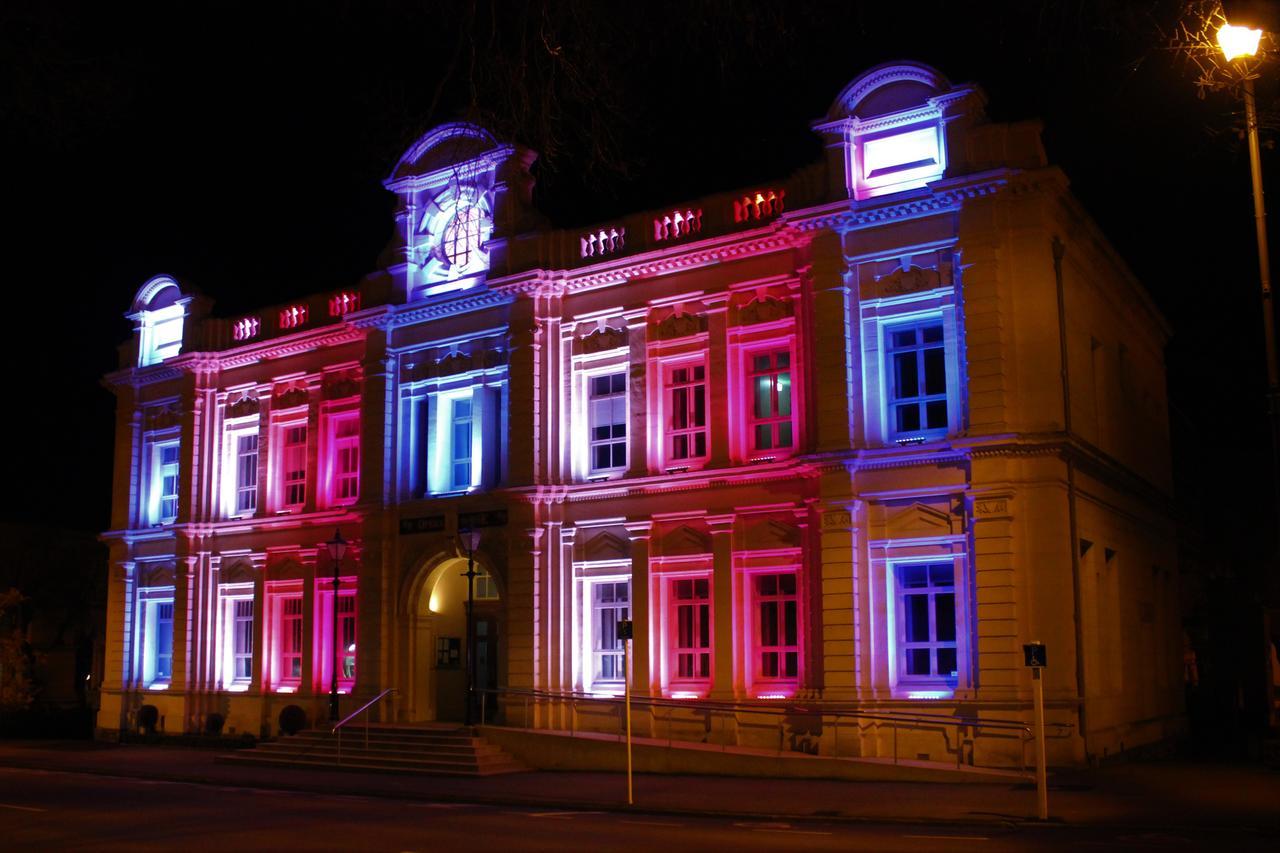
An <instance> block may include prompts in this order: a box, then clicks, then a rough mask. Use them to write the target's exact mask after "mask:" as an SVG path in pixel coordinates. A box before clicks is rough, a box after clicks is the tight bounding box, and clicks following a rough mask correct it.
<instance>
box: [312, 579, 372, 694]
mask: <svg viewBox="0 0 1280 853" xmlns="http://www.w3.org/2000/svg"><path fill="white" fill-rule="evenodd" d="M358 596H359V587H358V583H357V580H356V577H355V576H354V575H345V576H340V577H339V578H338V613H337V614H336V615H337V622H336V624H335V621H334V615H335V614H334V612H333V610H334V608H333V577H332V576H330V577H327V578H321V577H317V578H316V579H315V607H314V615H315V619H314V626H315V630H314V631H313V632H312V633H313V637H312V643H313V645H312V655H313V660H314V661H315V663H314V665H313V666H312V674H313V676H314V686H315V689H316V690H318V691H321V692H327V691H328V690H329V684H330V677H331V674H332V672H333V651H334V642H335V635H334V632H335V629H336V630H339V631H342V632H343V634H344V637H345V636H346V633H347V632H346V624H347V623H348V622H350V624H351V632H352V633H353V634H354V636H355V642H354V643H349V644H344V645H343V647H342V648H341V650H340V654H339V661H338V692H339V693H340V694H343V695H348V694H350V693H352V692H353V691H354V690H355V685H356V680H357V679H358V678H359V677H360V668H359V662H358V661H357V660H356V656H357V651H358V649H359V642H360V639H359V637H360V634H359V631H360V610H359V607H360V601H359V598H358ZM345 600H350V602H351V607H352V610H351V611H349V612H348V611H344V609H343V607H344V601H345ZM350 645H354V646H355V649H350V650H349V649H348V646H350ZM348 658H349V659H350V661H351V664H352V670H351V673H350V675H348V674H347V669H346V663H347V661H348Z"/></svg>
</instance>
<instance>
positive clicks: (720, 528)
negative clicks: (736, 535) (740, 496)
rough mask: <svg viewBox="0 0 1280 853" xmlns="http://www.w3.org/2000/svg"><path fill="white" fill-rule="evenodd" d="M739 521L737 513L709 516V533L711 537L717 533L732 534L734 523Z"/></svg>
mask: <svg viewBox="0 0 1280 853" xmlns="http://www.w3.org/2000/svg"><path fill="white" fill-rule="evenodd" d="M737 520H738V516H737V514H736V513H728V514H726V515H708V516H707V532H708V533H710V534H711V535H713V536H714V535H715V534H717V533H732V532H733V525H734V522H736V521H737Z"/></svg>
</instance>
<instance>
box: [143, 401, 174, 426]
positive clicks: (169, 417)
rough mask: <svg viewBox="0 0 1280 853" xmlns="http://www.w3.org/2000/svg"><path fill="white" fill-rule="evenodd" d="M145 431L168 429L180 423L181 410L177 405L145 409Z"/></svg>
mask: <svg viewBox="0 0 1280 853" xmlns="http://www.w3.org/2000/svg"><path fill="white" fill-rule="evenodd" d="M144 420H145V421H146V427H147V429H168V428H169V427H176V426H178V425H180V424H181V423H182V408H181V407H180V406H178V404H177V403H174V404H172V405H168V406H153V407H152V408H149V409H147V413H146V416H145V418H144Z"/></svg>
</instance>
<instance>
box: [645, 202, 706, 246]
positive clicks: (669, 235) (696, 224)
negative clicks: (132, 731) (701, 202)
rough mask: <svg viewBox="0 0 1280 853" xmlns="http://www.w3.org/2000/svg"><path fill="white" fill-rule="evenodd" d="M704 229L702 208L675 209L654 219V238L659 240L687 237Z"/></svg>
mask: <svg viewBox="0 0 1280 853" xmlns="http://www.w3.org/2000/svg"><path fill="white" fill-rule="evenodd" d="M701 231H702V208H696V209H695V208H686V209H685V210H673V211H671V212H670V213H668V214H665V215H663V216H659V217H658V218H657V219H654V220H653V239H654V240H655V241H657V242H662V241H663V240H674V239H675V238H677V237H687V236H688V235H690V234H698V233H700V232H701Z"/></svg>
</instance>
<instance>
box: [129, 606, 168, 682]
mask: <svg viewBox="0 0 1280 853" xmlns="http://www.w3.org/2000/svg"><path fill="white" fill-rule="evenodd" d="M137 638H138V639H137V647H136V652H135V660H136V661H137V666H138V670H139V677H140V678H141V680H142V685H143V686H144V687H146V688H148V689H150V690H163V689H164V688H166V687H168V686H169V683H170V681H171V680H172V679H173V587H150V588H144V589H141V590H139V592H138V630H137Z"/></svg>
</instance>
